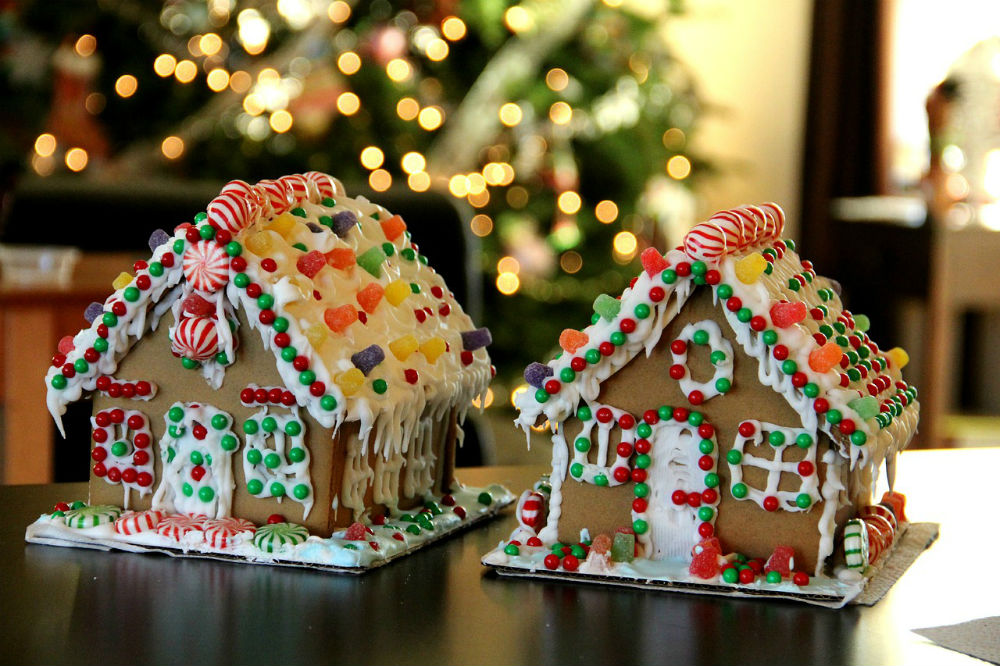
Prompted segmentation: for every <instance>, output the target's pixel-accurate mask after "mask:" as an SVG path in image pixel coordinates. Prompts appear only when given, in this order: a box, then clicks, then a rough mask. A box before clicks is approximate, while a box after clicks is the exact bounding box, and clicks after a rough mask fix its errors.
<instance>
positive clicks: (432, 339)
mask: <svg viewBox="0 0 1000 666" xmlns="http://www.w3.org/2000/svg"><path fill="white" fill-rule="evenodd" d="M150 247H151V248H152V249H153V254H152V256H151V257H150V259H149V260H148V261H140V262H137V263H136V264H135V267H134V275H130V274H128V273H122V274H121V275H120V276H119V277H118V279H116V280H115V282H114V288H115V291H114V293H112V294H111V295H110V296H109V297H108V298H107V300H105V302H104V303H103V304H92V305H91V306H90V307H89V308H88V309H87V313H86V317H87V319H88V320H89V321H90V322H91V324H90V326H89V327H88V328H85V329H83V330H82V331H80V332H79V333H77V334H76V335H75V336H74V337H73V338H72V342H71V343H70V342H69V340H68V339H64V341H63V342H62V343H61V344H60V350H59V353H57V354H56V356H55V357H54V358H53V363H52V367H50V368H49V370H48V372H47V374H46V383H47V385H48V407H49V411H50V412H51V413H52V415H53V417H54V418H55V420H56V422H57V423H58V424H59V427H60V429H61V428H62V423H61V416H62V414H63V413H65V410H66V405H67V403H70V402H73V401H75V400H78V399H79V398H80V397H81V396H82V395H83V394H84V393H85V392H89V391H93V390H108V389H109V387H113V386H114V382H113V381H112V380H111V375H113V374H114V372H115V371H116V369H117V367H118V363H119V361H120V360H121V359H122V358H123V357H124V356H125V355H126V354H127V353H129V351H130V350H131V349H132V347H133V345H134V344H135V342H136V341H137V340H138V339H140V338H142V337H143V336H144V335H145V334H146V333H147V332H149V331H151V330H153V329H155V328H156V326H157V325H158V324H159V322H160V318H161V317H162V316H163V315H164V314H165V313H166V312H167V311H168V310H172V311H173V313H174V320H175V323H174V325H173V327H172V328H171V329H170V340H171V343H172V351H173V353H174V355H175V356H178V357H179V361H178V370H177V371H178V372H184V371H186V370H184V369H182V368H181V367H180V366H181V365H182V364H183V366H184V367H186V368H188V370H190V371H198V372H201V373H202V374H203V375H204V376H205V379H206V380H207V381H209V382H210V383H211V384H212V385H213V386H215V387H219V386H221V385H222V382H223V378H224V375H225V368H226V366H227V365H230V364H231V363H238V362H239V351H238V348H237V343H238V338H237V336H235V335H234V334H233V331H234V330H235V327H236V325H237V317H236V314H235V312H236V310H238V309H241V310H242V311H243V313H244V315H245V318H246V320H247V321H248V322H249V324H250V326H251V327H252V328H254V329H255V330H256V331H257V332H258V334H259V335H260V339H261V341H262V342H263V344H264V346H265V347H266V348H267V349H270V350H271V351H272V352H273V353H274V359H275V363H276V365H277V369H278V372H279V374H280V376H281V377H282V379H283V380H284V383H285V388H286V389H287V390H286V391H285V392H284V394H285V395H287V396H288V397H287V398H286V404H298V405H300V406H304V407H305V408H306V409H308V410H309V412H310V414H312V416H313V417H314V418H315V419H316V420H317V421H318V422H319V423H321V424H323V425H324V426H326V427H331V428H336V427H338V426H339V425H340V424H341V423H343V422H344V421H357V422H360V429H361V436H362V438H366V437H368V435H369V433H370V432H372V431H373V426H375V425H378V426H379V427H378V428H375V429H374V432H376V439H375V442H374V447H375V449H376V450H377V449H378V447H379V446H380V443H381V442H383V441H387V440H391V441H393V442H395V443H396V445H397V446H398V445H399V443H400V442H402V441H406V440H407V438H408V437H409V436H410V434H411V433H412V432H413V429H414V428H416V427H418V424H419V420H420V418H421V416H422V415H424V414H425V412H426V411H427V410H430V411H432V412H433V413H435V414H441V413H443V412H445V411H446V410H450V409H458V410H459V411H460V412H463V413H464V410H465V409H466V407H467V406H468V404H469V403H470V401H471V399H472V398H474V397H476V396H477V395H479V394H480V393H482V392H484V391H485V390H486V386H487V384H488V383H489V380H490V378H491V373H492V367H491V365H490V361H489V357H488V356H487V353H486V349H485V347H486V345H488V344H489V342H490V335H489V331H487V330H486V329H477V328H475V326H474V325H473V323H472V321H471V320H470V319H469V317H468V316H467V315H466V314H465V312H464V311H463V310H462V307H461V306H460V305H459V304H458V303H457V302H456V301H455V299H454V296H453V295H452V294H451V292H450V291H449V290H448V288H447V286H446V285H445V283H444V280H443V279H442V278H441V276H440V275H438V274H437V273H436V272H435V271H434V270H433V269H432V268H431V267H429V266H428V265H427V260H426V258H425V257H424V255H422V254H420V251H419V248H418V247H417V246H416V245H415V244H414V243H412V242H411V240H410V235H409V233H408V232H407V231H406V223H405V221H404V220H403V219H402V218H400V217H399V216H398V215H392V214H391V213H390V212H389V211H387V210H385V209H384V208H382V207H381V206H379V205H377V204H375V203H372V202H370V201H367V200H366V199H364V198H363V197H357V198H351V197H348V196H347V195H346V193H345V192H344V189H343V186H342V185H341V183H340V182H339V181H337V180H336V179H334V178H331V177H330V176H327V175H325V174H321V173H318V172H309V173H306V174H302V175H295V176H286V177H283V178H280V179H278V180H266V181H261V182H260V183H257V184H256V185H249V184H247V183H245V182H243V181H232V182H230V183H229V184H227V185H226V186H225V187H224V188H223V189H222V191H221V193H220V194H219V196H218V197H216V198H215V199H213V200H212V201H211V202H210V203H209V205H208V207H207V211H206V212H203V213H199V214H198V215H196V216H195V219H194V224H189V223H185V224H182V225H180V226H178V227H177V228H176V230H175V231H174V233H173V235H172V236H171V235H168V234H167V233H165V232H157V233H154V235H153V237H152V238H151V239H150ZM140 384H145V385H143V386H140V385H139V384H136V385H134V386H133V385H131V384H130V385H128V386H127V387H125V390H127V391H135V392H136V393H138V394H140V397H142V394H143V393H145V394H147V395H148V394H150V393H151V392H155V390H156V387H155V383H150V382H142V383H140ZM112 390H113V389H112ZM119 390H121V386H119ZM289 394H290V395H289ZM248 397H249V396H248ZM292 398H294V399H292ZM244 402H247V400H244Z"/></svg>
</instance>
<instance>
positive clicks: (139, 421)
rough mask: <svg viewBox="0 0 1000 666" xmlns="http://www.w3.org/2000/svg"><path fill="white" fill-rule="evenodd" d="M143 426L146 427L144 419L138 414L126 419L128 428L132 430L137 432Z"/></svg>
mask: <svg viewBox="0 0 1000 666" xmlns="http://www.w3.org/2000/svg"><path fill="white" fill-rule="evenodd" d="M144 425H146V419H144V418H142V417H141V416H139V415H138V414H133V415H132V416H130V417H128V427H129V428H131V429H132V430H138V429H139V428H141V427H142V426H144Z"/></svg>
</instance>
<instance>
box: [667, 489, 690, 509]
mask: <svg viewBox="0 0 1000 666" xmlns="http://www.w3.org/2000/svg"><path fill="white" fill-rule="evenodd" d="M670 501H671V502H673V503H674V504H676V505H677V506H681V505H683V504H687V501H688V496H687V493H686V492H684V491H683V490H675V491H674V492H673V493H671V494H670Z"/></svg>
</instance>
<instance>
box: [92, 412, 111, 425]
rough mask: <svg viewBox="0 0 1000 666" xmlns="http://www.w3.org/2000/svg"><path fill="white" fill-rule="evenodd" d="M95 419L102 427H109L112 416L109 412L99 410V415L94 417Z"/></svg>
mask: <svg viewBox="0 0 1000 666" xmlns="http://www.w3.org/2000/svg"><path fill="white" fill-rule="evenodd" d="M94 421H95V422H96V423H97V425H98V426H100V427H101V428H107V427H108V426H109V425H111V417H110V416H108V413H107V412H97V416H95V417H94Z"/></svg>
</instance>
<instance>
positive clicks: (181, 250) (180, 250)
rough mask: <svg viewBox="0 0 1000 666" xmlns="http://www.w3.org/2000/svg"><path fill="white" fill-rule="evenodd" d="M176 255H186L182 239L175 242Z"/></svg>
mask: <svg viewBox="0 0 1000 666" xmlns="http://www.w3.org/2000/svg"><path fill="white" fill-rule="evenodd" d="M173 247H174V254H184V241H183V240H182V239H180V238H178V239H177V240H175V241H174V246H173Z"/></svg>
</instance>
